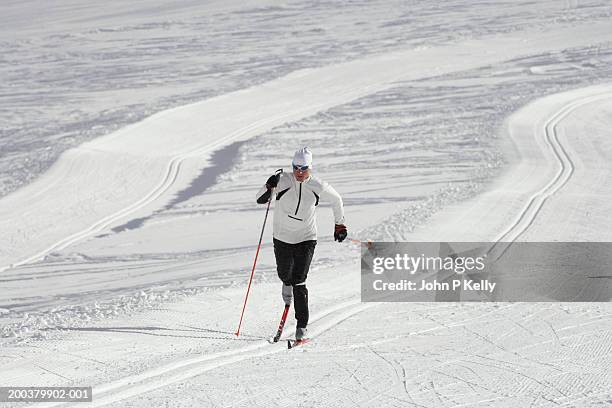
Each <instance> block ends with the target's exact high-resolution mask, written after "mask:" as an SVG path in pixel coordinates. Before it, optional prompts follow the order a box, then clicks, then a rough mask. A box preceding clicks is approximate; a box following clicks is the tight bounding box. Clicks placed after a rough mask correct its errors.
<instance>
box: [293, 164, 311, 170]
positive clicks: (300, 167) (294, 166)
mask: <svg viewBox="0 0 612 408" xmlns="http://www.w3.org/2000/svg"><path fill="white" fill-rule="evenodd" d="M293 170H299V171H306V170H308V166H298V165H295V164H294V165H293Z"/></svg>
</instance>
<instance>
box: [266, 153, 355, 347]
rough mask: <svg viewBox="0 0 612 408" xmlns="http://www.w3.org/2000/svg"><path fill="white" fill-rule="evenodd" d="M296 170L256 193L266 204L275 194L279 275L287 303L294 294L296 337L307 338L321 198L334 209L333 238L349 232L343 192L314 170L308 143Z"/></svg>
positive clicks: (274, 177) (272, 179)
mask: <svg viewBox="0 0 612 408" xmlns="http://www.w3.org/2000/svg"><path fill="white" fill-rule="evenodd" d="M292 166H293V172H292V173H282V172H281V173H280V174H274V175H272V176H270V177H269V178H268V180H267V181H266V185H265V186H264V187H262V188H261V190H259V192H258V193H257V203H259V204H265V203H267V202H268V200H271V199H273V198H274V196H276V204H275V207H274V223H273V242H274V256H275V257H276V269H277V272H278V277H279V278H280V280H281V281H283V287H282V297H283V301H284V302H285V304H286V305H290V304H291V300H292V297H294V298H295V300H294V305H295V319H296V320H297V328H296V331H295V338H296V340H297V341H300V342H301V341H304V340H305V339H306V338H307V335H306V326H307V325H308V316H309V315H308V289H307V288H306V277H307V275H308V269H309V268H310V262H311V260H312V256H313V254H314V249H315V246H316V244H317V226H316V217H315V209H316V207H317V206H318V205H319V200H321V201H329V202H330V203H331V204H332V208H333V212H334V220H335V227H334V240H336V241H338V242H342V241H343V240H344V239H345V238H346V236H347V229H346V226H345V225H344V209H343V206H342V198H341V197H340V195H339V194H338V193H337V192H336V190H334V189H333V188H332V186H330V185H329V184H327V183H326V182H324V181H323V180H321V179H319V178H318V177H316V176H314V175H312V174H311V171H312V153H311V151H310V149H308V147H304V148H302V149H299V150H298V151H296V152H295V155H294V156H293V162H292Z"/></svg>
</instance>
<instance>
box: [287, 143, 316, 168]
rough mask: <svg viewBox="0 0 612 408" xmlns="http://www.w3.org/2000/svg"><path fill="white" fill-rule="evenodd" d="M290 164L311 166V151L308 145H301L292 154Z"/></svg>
mask: <svg viewBox="0 0 612 408" xmlns="http://www.w3.org/2000/svg"><path fill="white" fill-rule="evenodd" d="M292 164H294V165H296V166H308V168H311V167H312V152H311V151H310V149H309V148H308V147H303V148H301V149H299V150H298V151H296V152H295V154H294V155H293V162H292Z"/></svg>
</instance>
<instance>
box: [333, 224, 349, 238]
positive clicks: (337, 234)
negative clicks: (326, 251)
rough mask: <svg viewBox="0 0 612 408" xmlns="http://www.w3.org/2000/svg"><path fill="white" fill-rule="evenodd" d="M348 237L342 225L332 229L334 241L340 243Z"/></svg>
mask: <svg viewBox="0 0 612 408" xmlns="http://www.w3.org/2000/svg"><path fill="white" fill-rule="evenodd" d="M347 235H348V232H347V231H346V226H345V225H344V224H336V226H335V228H334V241H338V242H342V241H344V239H345V238H346V236H347Z"/></svg>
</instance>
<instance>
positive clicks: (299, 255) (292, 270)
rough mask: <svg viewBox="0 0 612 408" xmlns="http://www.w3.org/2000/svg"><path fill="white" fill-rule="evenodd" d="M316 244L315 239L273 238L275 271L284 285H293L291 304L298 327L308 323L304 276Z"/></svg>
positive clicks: (306, 291) (306, 274)
mask: <svg viewBox="0 0 612 408" xmlns="http://www.w3.org/2000/svg"><path fill="white" fill-rule="evenodd" d="M316 245H317V241H315V240H310V241H304V242H300V243H297V244H288V243H286V242H283V241H279V240H278V239H276V238H274V256H275V257H276V271H277V272H278V277H279V278H280V280H282V281H283V283H284V284H285V285H291V286H293V304H294V307H295V320H297V327H298V328H304V327H306V325H307V324H308V317H309V314H308V289H307V288H306V277H307V276H308V270H309V269H310V262H311V261H312V256H313V255H314V250H315V246H316Z"/></svg>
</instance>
